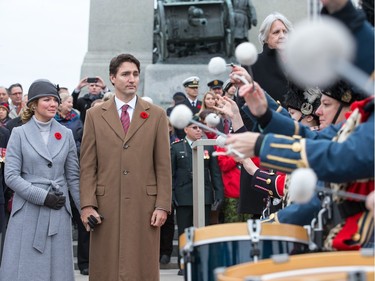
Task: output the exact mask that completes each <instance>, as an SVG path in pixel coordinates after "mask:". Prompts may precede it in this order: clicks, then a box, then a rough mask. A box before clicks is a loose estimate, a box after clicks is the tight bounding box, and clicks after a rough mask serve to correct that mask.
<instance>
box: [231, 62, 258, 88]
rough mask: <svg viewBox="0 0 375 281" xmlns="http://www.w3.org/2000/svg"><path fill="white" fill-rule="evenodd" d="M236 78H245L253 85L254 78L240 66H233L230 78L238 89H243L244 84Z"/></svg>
mask: <svg viewBox="0 0 375 281" xmlns="http://www.w3.org/2000/svg"><path fill="white" fill-rule="evenodd" d="M236 76H237V77H238V76H240V77H243V78H245V79H246V80H247V81H248V82H249V83H252V82H253V78H252V77H251V76H250V74H249V72H247V70H246V69H245V68H243V67H242V66H239V65H233V66H232V72H231V73H230V75H229V77H230V81H231V82H232V83H233V84H236V85H237V87H239V88H240V87H241V86H243V85H244V84H243V82H242V81H241V80H240V79H238V78H236Z"/></svg>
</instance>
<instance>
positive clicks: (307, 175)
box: [288, 168, 318, 203]
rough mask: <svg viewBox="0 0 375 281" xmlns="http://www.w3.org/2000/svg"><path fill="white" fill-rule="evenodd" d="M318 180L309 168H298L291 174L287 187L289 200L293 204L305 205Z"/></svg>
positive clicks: (312, 193)
mask: <svg viewBox="0 0 375 281" xmlns="http://www.w3.org/2000/svg"><path fill="white" fill-rule="evenodd" d="M317 181H318V178H317V176H316V174H315V172H314V171H313V170H312V169H309V168H299V169H297V170H294V171H293V172H292V174H291V178H290V185H289V189H288V192H289V197H290V200H291V201H293V202H295V203H307V202H309V201H310V200H311V198H312V197H313V195H314V192H315V188H316V183H317Z"/></svg>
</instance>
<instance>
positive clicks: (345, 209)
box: [337, 200, 367, 219]
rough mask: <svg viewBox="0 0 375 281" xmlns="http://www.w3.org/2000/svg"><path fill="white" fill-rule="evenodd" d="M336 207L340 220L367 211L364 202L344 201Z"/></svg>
mask: <svg viewBox="0 0 375 281" xmlns="http://www.w3.org/2000/svg"><path fill="white" fill-rule="evenodd" d="M337 207H338V209H339V212H340V216H341V218H342V219H346V218H348V217H351V216H354V215H355V214H358V213H361V212H365V211H367V209H366V205H365V202H357V201H348V200H345V201H343V202H341V203H339V204H337Z"/></svg>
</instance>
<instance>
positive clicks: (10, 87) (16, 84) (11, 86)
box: [8, 83, 23, 93]
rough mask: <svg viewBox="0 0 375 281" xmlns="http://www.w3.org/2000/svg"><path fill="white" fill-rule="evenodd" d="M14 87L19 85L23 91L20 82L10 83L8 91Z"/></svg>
mask: <svg viewBox="0 0 375 281" xmlns="http://www.w3.org/2000/svg"><path fill="white" fill-rule="evenodd" d="M15 87H20V88H21V90H22V91H23V88H22V85H21V84H20V83H14V84H12V85H10V86H9V88H8V91H9V93H10V92H11V91H12V89H13V88H15Z"/></svg>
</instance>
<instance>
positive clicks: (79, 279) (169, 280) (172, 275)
mask: <svg viewBox="0 0 375 281" xmlns="http://www.w3.org/2000/svg"><path fill="white" fill-rule="evenodd" d="M177 271H178V270H177V269H162V270H160V281H180V280H181V281H182V280H184V277H183V276H178V275H177ZM75 278H76V281H88V280H89V277H88V276H83V275H81V274H80V273H79V271H76V275H75Z"/></svg>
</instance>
